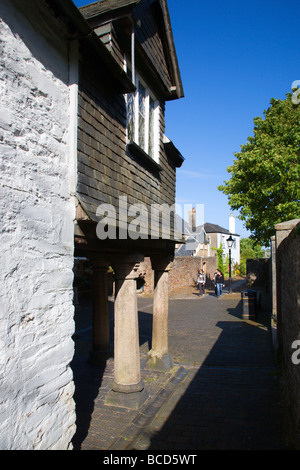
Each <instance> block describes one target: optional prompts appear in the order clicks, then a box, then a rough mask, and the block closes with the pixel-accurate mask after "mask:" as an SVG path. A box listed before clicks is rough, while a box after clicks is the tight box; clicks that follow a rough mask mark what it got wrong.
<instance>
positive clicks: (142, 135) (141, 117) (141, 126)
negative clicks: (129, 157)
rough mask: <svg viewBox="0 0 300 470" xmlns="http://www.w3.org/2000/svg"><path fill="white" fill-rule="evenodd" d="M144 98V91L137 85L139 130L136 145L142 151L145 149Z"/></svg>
mask: <svg viewBox="0 0 300 470" xmlns="http://www.w3.org/2000/svg"><path fill="white" fill-rule="evenodd" d="M145 97H146V90H145V88H144V87H143V85H142V84H141V83H139V128H138V139H139V141H138V144H139V145H140V147H142V148H143V149H144V148H145Z"/></svg>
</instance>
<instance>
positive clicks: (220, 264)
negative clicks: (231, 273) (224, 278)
mask: <svg viewBox="0 0 300 470" xmlns="http://www.w3.org/2000/svg"><path fill="white" fill-rule="evenodd" d="M217 257H218V269H219V270H220V271H221V272H222V273H223V274H224V262H223V248H222V244H220V246H219V248H218V249H217Z"/></svg>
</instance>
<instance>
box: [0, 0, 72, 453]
mask: <svg viewBox="0 0 300 470" xmlns="http://www.w3.org/2000/svg"><path fill="white" fill-rule="evenodd" d="M21 3H22V2H15V1H13V0H1V2H0V17H1V22H0V96H1V101H0V181H1V184H0V198H1V204H0V246H1V256H0V298H1V307H0V403H1V406H0V449H20V450H21V449H25V450H29V449H36V450H38V449H61V450H63V449H68V448H70V442H71V439H72V437H73V435H74V432H75V404H74V401H73V392H74V384H73V377H72V370H71V368H70V367H69V364H70V361H71V360H72V357H73V354H74V344H73V341H72V339H71V336H72V334H73V332H74V322H73V290H72V282H73V219H74V203H73V200H72V198H71V196H70V181H71V179H72V175H71V174H70V172H71V171H72V169H73V165H72V164H71V163H70V161H69V160H70V151H69V150H70V149H69V131H68V129H69V121H70V116H69V87H68V45H67V42H61V43H60V45H59V49H58V47H56V44H54V41H52V39H51V37H53V38H55V41H56V42H57V44H59V42H60V40H61V39H60V33H59V30H58V29H57V30H55V28H56V20H55V19H54V18H53V17H52V18H48V19H46V21H45V19H44V18H45V16H44V15H45V5H44V3H43V1H42V0H41V1H40V2H36V4H40V5H39V7H38V8H36V9H34V10H32V11H29V14H30V17H31V20H30V22H29V21H27V19H26V18H25V17H24V16H23V12H20V10H19V9H18V8H17V9H16V8H15V5H18V4H19V5H20V4H21ZM30 4H32V2H24V1H23V6H24V8H25V7H27V10H28V9H30ZM50 13H51V11H50V10H49V11H48V13H47V14H50ZM28 16H29V15H28ZM50 16H51V15H50ZM60 27H61V26H60ZM43 32H45V35H46V37H43V35H42V34H43ZM52 33H53V36H52ZM47 35H48V37H47ZM49 38H50V39H49ZM58 50H59V51H60V52H58Z"/></svg>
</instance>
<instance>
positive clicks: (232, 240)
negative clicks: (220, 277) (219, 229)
mask: <svg viewBox="0 0 300 470" xmlns="http://www.w3.org/2000/svg"><path fill="white" fill-rule="evenodd" d="M226 241H227V245H228V249H229V294H231V293H232V287H231V248H232V245H233V243H234V239H233V238H232V236H231V235H230V237H229V238H227V240H226Z"/></svg>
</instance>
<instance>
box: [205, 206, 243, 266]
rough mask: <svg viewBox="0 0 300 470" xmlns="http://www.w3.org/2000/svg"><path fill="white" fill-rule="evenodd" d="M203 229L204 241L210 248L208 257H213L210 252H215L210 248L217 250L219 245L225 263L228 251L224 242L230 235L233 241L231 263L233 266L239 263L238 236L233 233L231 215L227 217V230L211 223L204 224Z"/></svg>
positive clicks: (233, 224)
mask: <svg viewBox="0 0 300 470" xmlns="http://www.w3.org/2000/svg"><path fill="white" fill-rule="evenodd" d="M204 229H205V233H206V240H207V242H208V244H209V247H210V255H209V256H213V253H212V251H214V252H215V253H216V251H215V250H212V248H216V249H218V248H219V247H220V245H221V246H222V248H223V258H224V261H225V259H226V257H227V256H229V249H228V244H227V242H226V240H227V239H228V238H229V236H230V235H231V236H232V238H233V240H234V242H233V246H232V248H231V262H232V265H233V266H234V265H235V264H236V263H238V264H239V263H240V235H238V234H237V233H235V218H234V216H233V215H232V214H231V215H230V217H229V230H228V229H226V228H223V227H220V225H216V224H211V223H205V224H204Z"/></svg>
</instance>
